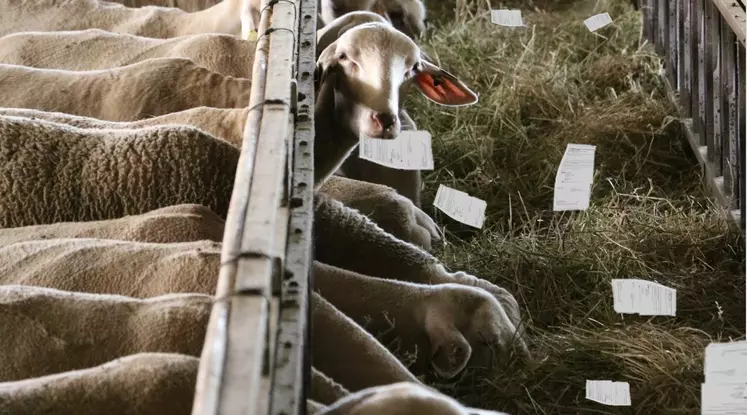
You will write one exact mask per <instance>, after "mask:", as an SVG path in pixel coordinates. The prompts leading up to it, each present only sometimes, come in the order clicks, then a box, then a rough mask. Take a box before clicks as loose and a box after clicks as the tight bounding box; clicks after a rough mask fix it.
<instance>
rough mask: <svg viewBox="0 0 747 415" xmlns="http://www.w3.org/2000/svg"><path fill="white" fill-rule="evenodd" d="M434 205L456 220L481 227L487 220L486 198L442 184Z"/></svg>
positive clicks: (439, 186)
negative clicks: (481, 198) (482, 198)
mask: <svg viewBox="0 0 747 415" xmlns="http://www.w3.org/2000/svg"><path fill="white" fill-rule="evenodd" d="M433 206H435V207H437V208H438V209H439V210H441V211H442V212H443V213H445V214H447V215H448V216H449V217H451V218H452V219H454V220H457V221H459V222H462V223H464V224H467V225H469V226H472V227H475V228H478V229H480V228H482V225H483V223H484V222H485V208H487V207H488V204H487V203H486V202H485V201H484V200H480V199H478V198H476V197H472V196H470V195H468V194H467V193H464V192H460V191H459V190H455V189H452V188H450V187H446V186H444V185H442V184H440V185H438V190H437V191H436V199H435V200H434V201H433Z"/></svg>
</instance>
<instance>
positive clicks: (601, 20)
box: [584, 13, 612, 32]
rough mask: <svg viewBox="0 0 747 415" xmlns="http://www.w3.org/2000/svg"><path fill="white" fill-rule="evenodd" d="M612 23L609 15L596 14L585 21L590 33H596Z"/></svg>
mask: <svg viewBox="0 0 747 415" xmlns="http://www.w3.org/2000/svg"><path fill="white" fill-rule="evenodd" d="M610 23H612V18H611V17H610V14H609V13H601V14H595V15H594V16H591V17H589V18H588V19H586V20H584V24H585V25H586V28H587V29H589V31H590V32H596V31H597V30H599V29H601V28H603V27H605V26H607V25H608V24H610Z"/></svg>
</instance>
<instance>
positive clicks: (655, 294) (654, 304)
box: [612, 278, 677, 316]
mask: <svg viewBox="0 0 747 415" xmlns="http://www.w3.org/2000/svg"><path fill="white" fill-rule="evenodd" d="M612 298H613V306H614V308H615V312H617V313H625V314H639V315H642V316H674V315H675V314H676V313H677V290H675V289H673V288H669V287H665V286H663V285H661V284H658V283H655V282H652V281H645V280H640V279H636V278H628V279H613V280H612Z"/></svg>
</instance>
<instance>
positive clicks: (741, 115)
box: [736, 44, 747, 229]
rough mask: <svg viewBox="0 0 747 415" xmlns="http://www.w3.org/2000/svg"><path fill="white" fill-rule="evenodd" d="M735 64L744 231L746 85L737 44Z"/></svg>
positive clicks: (740, 200) (741, 205) (742, 59)
mask: <svg viewBox="0 0 747 415" xmlns="http://www.w3.org/2000/svg"><path fill="white" fill-rule="evenodd" d="M737 48H738V49H737V64H738V68H739V69H738V78H737V88H736V89H737V103H738V109H737V117H738V120H739V121H738V123H737V125H738V135H739V141H738V143H739V145H738V146H737V152H738V154H739V169H738V171H739V179H738V180H737V182H738V183H739V184H738V187H739V210H740V212H741V218H740V222H741V226H742V229H744V224H745V216H747V215H745V199H747V197H745V182H744V176H745V160H744V158H745V156H744V153H745V140H746V138H745V87H747V84H745V67H744V66H745V62H744V61H745V53H744V52H745V51H744V44H737Z"/></svg>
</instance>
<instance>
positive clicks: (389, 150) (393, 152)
mask: <svg viewBox="0 0 747 415" xmlns="http://www.w3.org/2000/svg"><path fill="white" fill-rule="evenodd" d="M359 157H360V158H362V159H364V160H368V161H372V162H374V163H376V164H381V165H382V166H387V167H391V168H393V169H400V170H433V149H432V148H431V133H429V132H428V131H422V130H417V131H402V132H400V134H399V136H397V138H395V139H393V140H381V139H378V138H369V137H366V136H363V135H361V137H360V151H359Z"/></svg>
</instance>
